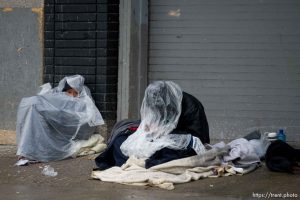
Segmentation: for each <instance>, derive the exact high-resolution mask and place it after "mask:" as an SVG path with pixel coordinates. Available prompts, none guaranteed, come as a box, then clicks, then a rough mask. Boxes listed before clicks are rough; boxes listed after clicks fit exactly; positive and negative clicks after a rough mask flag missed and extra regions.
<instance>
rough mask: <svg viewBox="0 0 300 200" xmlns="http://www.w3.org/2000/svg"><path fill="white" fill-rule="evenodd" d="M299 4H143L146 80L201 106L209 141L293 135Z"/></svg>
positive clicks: (190, 0) (170, 0)
mask: <svg viewBox="0 0 300 200" xmlns="http://www.w3.org/2000/svg"><path fill="white" fill-rule="evenodd" d="M299 21H300V1H297V0H285V1H282V0H264V1H261V0H226V1H223V0H150V1H149V66H148V79H149V82H151V81H154V80H172V81H175V82H176V83H178V84H179V85H180V86H181V87H182V88H183V90H185V91H187V92H189V93H191V94H193V95H194V96H196V97H197V98H198V99H199V100H200V101H201V102H202V103H203V104H204V106H205V108H206V113H207V116H208V120H209V125H210V133H211V138H213V139H234V138H238V137H241V136H244V135H245V134H247V133H248V132H250V131H252V130H255V129H260V130H261V131H276V130H278V128H281V127H283V128H286V133H287V139H288V140H297V141H299V136H300V23H299Z"/></svg>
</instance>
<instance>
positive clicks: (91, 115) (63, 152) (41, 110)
mask: <svg viewBox="0 0 300 200" xmlns="http://www.w3.org/2000/svg"><path fill="white" fill-rule="evenodd" d="M41 87H42V90H41V92H39V93H38V94H37V95H36V96H33V97H27V98H23V99H22V100H21V103H20V105H19V108H18V116H17V143H18V151H17V155H18V156H20V157H25V158H27V159H31V160H37V161H43V162H47V161H53V160H61V159H64V158H67V157H70V156H72V155H73V154H74V153H75V152H76V151H78V150H79V148H80V146H79V143H80V142H78V141H81V140H87V139H89V138H90V136H91V135H92V134H93V133H94V132H95V128H96V126H98V125H102V124H104V121H103V119H102V116H101V114H100V112H99V110H98V109H97V107H96V106H95V104H94V101H93V99H92V97H91V94H90V91H89V89H88V88H87V87H86V86H85V85H84V78H83V77H82V76H80V75H74V76H68V77H65V78H63V79H62V80H61V81H60V82H59V84H58V86H57V87H55V88H53V89H52V88H51V85H50V84H49V83H48V84H45V85H42V86H41Z"/></svg>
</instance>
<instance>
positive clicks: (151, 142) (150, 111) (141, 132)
mask: <svg viewBox="0 0 300 200" xmlns="http://www.w3.org/2000/svg"><path fill="white" fill-rule="evenodd" d="M183 95H185V96H187V95H188V94H186V93H183V92H182V90H181V88H180V87H179V86H178V85H177V84H175V83H174V82H172V81H156V82H153V83H152V84H150V85H149V86H148V87H147V89H146V90H145V96H144V99H143V102H142V106H141V111H140V112H141V124H140V125H139V127H138V129H137V131H136V132H135V133H133V134H132V135H130V136H129V137H128V138H127V139H126V140H125V141H124V143H123V144H122V145H121V151H122V153H123V154H124V155H126V156H136V157H137V158H149V157H150V156H152V155H153V154H154V153H155V152H157V151H159V150H161V149H163V148H165V147H167V148H169V149H173V150H182V149H187V147H188V146H189V145H190V144H192V146H193V149H194V150H195V151H196V152H197V154H201V153H203V152H204V151H205V148H204V146H203V144H202V142H201V141H200V139H201V137H199V136H198V135H197V136H194V135H192V133H193V132H192V130H184V131H187V132H186V133H183V134H182V133H178V134H170V133H171V132H172V131H173V130H175V129H176V127H177V125H178V122H179V121H180V117H181V114H182V107H183V105H182V100H183ZM201 106H202V105H201ZM185 109H186V108H185ZM184 112H186V111H184ZM203 112H204V111H203ZM191 114H192V112H190V113H189V114H187V116H185V118H187V117H189V118H190V119H191V120H192V116H190V115H191ZM188 115H189V116H188ZM198 120H199V121H198V123H201V122H202V121H201V122H200V118H199V119H198ZM186 121H187V119H186ZM193 121H194V120H193ZM196 121H197V120H196ZM205 121H206V118H205ZM206 123H207V122H206ZM181 124H182V123H181ZM206 125H207V124H206ZM207 126H208V125H207ZM207 129H208V128H207ZM202 134H206V133H202ZM207 138H208V141H205V142H209V136H208V130H207Z"/></svg>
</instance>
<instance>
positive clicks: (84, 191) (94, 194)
mask: <svg viewBox="0 0 300 200" xmlns="http://www.w3.org/2000/svg"><path fill="white" fill-rule="evenodd" d="M15 152H16V147H15V146H12V145H0V199H1V200H10V199H14V200H15V199H22V200H27V199H28V200H41V199H42V200H44V199H62V200H65V199H66V200H68V199H70V200H71V199H72V200H75V199H80V200H82V199H84V200H89V199H91V200H93V199H97V200H98V199H117V200H123V199H124V200H125V199H126V200H128V199H130V200H135V199H137V200H139V199H143V200H148V199H172V200H182V199H266V198H268V199H300V189H299V188H300V187H299V186H300V175H299V174H297V175H291V174H282V173H275V172H270V171H268V170H267V168H266V167H265V166H264V165H262V166H261V167H260V168H258V169H257V170H256V171H254V172H252V173H250V174H246V175H243V176H230V177H219V178H206V179H202V180H199V181H194V182H190V183H185V184H179V185H175V189H174V190H171V191H167V190H163V189H159V188H154V187H144V186H140V187H139V186H126V185H121V184H114V183H106V182H101V181H99V180H92V179H91V178H90V174H91V170H92V169H93V168H94V167H96V166H95V164H94V161H93V160H90V159H89V158H88V157H81V158H76V159H67V160H63V161H59V162H50V163H37V164H32V165H29V166H23V167H17V166H14V164H15V163H16V156H15ZM45 165H50V166H52V167H53V168H54V170H55V171H57V172H58V175H57V176H55V177H49V176H45V175H43V174H42V173H41V171H42V169H43V167H44V166H45ZM284 197H286V198H284ZM287 197H289V198H287Z"/></svg>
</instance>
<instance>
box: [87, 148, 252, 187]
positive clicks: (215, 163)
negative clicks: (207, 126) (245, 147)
mask: <svg viewBox="0 0 300 200" xmlns="http://www.w3.org/2000/svg"><path fill="white" fill-rule="evenodd" d="M228 150H229V147H228V146H225V147H223V148H213V149H211V150H208V151H206V152H205V153H204V154H202V155H196V156H191V157H187V158H182V159H177V160H173V161H170V162H167V163H164V164H160V165H156V166H153V167H151V168H149V169H145V167H144V166H145V162H144V160H143V159H137V158H135V157H130V158H129V159H128V160H127V162H126V163H125V164H124V165H123V166H121V167H112V168H109V169H107V170H104V171H93V172H92V175H91V176H92V178H94V179H100V180H101V181H106V182H115V183H121V184H126V185H137V186H157V187H160V188H163V189H167V190H172V189H174V184H179V183H186V182H190V181H194V180H199V179H202V178H206V177H220V176H229V175H233V174H245V173H248V172H250V171H252V170H254V169H255V168H256V167H255V166H253V165H252V166H251V167H249V168H247V169H246V168H236V167H233V166H231V165H222V162H221V159H220V156H222V155H224V154H226V153H227V152H228Z"/></svg>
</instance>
